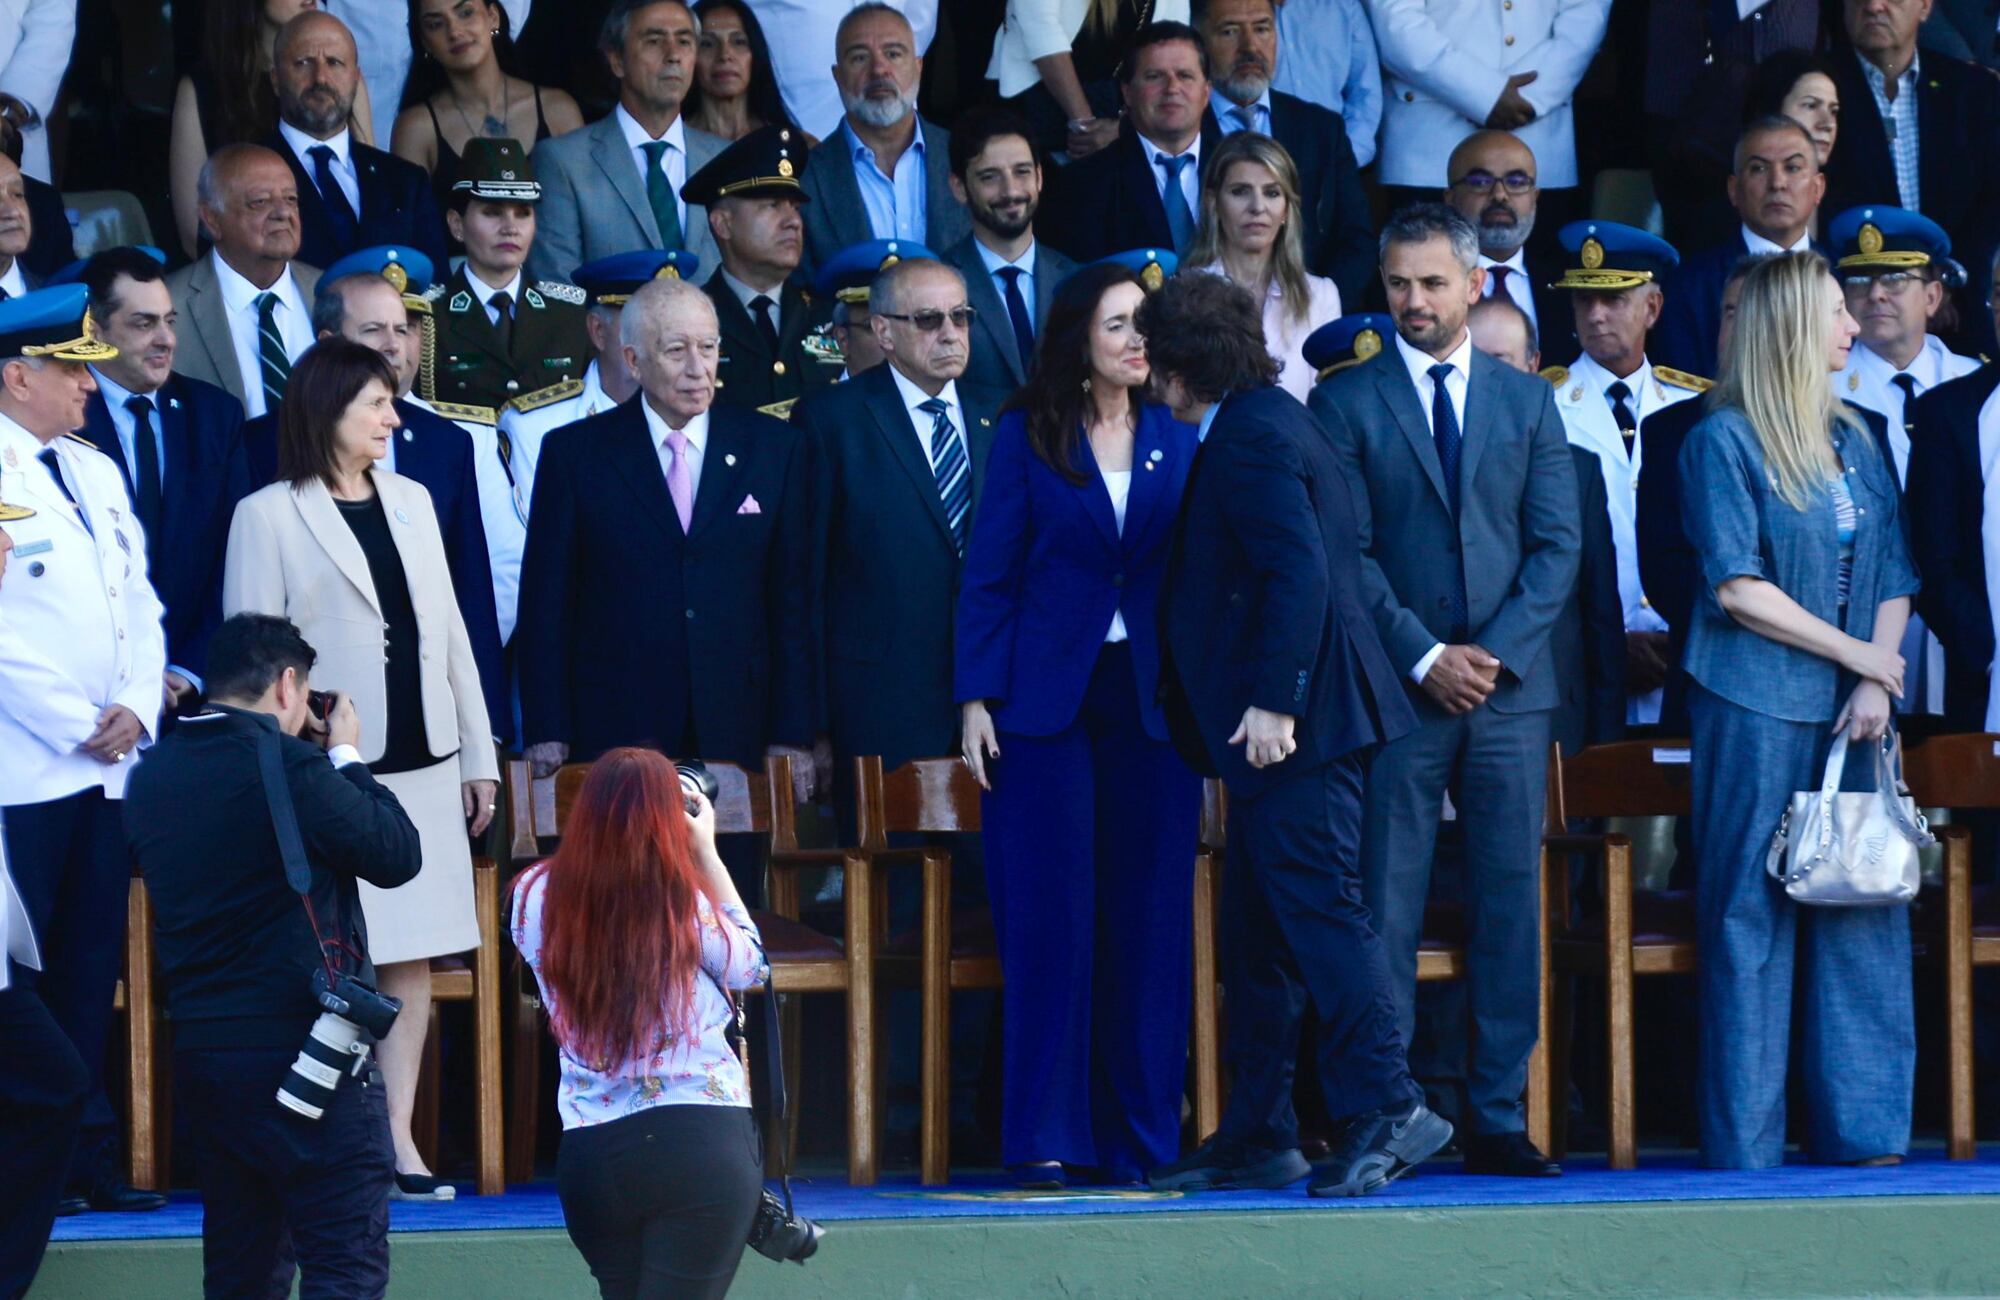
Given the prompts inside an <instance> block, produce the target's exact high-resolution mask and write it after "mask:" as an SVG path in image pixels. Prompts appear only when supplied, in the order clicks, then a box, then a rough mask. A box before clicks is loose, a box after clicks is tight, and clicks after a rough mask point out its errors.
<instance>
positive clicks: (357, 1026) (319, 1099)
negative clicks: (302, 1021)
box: [278, 970, 403, 1119]
mask: <svg viewBox="0 0 2000 1300" xmlns="http://www.w3.org/2000/svg"><path fill="white" fill-rule="evenodd" d="M313 997H314V999H315V1000H316V1001H317V1002H318V1003H319V1004H320V1007H321V1008H322V1010H321V1011H320V1014H319V1019H317V1020H315V1021H313V1027H312V1031H311V1032H310V1033H308V1034H307V1035H306V1042H305V1046H304V1047H301V1048H300V1049H299V1054H298V1056H297V1057H295V1058H293V1060H292V1068H291V1069H290V1070H289V1071H287V1072H286V1074H285V1081H284V1082H283V1083H281V1084H279V1085H278V1104H279V1105H280V1106H283V1107H284V1108H285V1109H286V1110H289V1111H292V1112H294V1113H296V1114H299V1115H303V1116H305V1117H306V1118H307V1119H318V1118H319V1117H320V1116H322V1115H324V1114H326V1108H327V1106H328V1105H329V1104H330V1103H331V1102H332V1101H333V1094H334V1092H335V1091H336V1090H337V1089H338V1088H339V1087H340V1080H341V1078H342V1077H343V1076H345V1075H349V1074H359V1073H361V1069H362V1067H363V1066H364V1065H366V1064H367V1063H368V1043H367V1042H364V1041H363V1040H362V1037H361V1035H362V1033H363V1032H364V1031H365V1032H366V1033H367V1034H368V1035H369V1036H370V1037H371V1038H373V1039H377V1040H379V1039H381V1038H383V1037H384V1036H386V1035H387V1034H388V1032H389V1030H390V1029H391V1028H392V1027H394V1025H395V1023H396V1015H397V1013H398V1012H400V1011H402V1009H403V1004H402V1002H401V1001H399V1000H398V999H396V998H392V997H389V996H388V995H387V994H383V993H377V992H376V991H375V990H374V989H371V988H369V987H368V986H367V985H366V984H363V983H361V982H360V981H359V980H355V979H350V978H348V977H347V976H345V975H343V976H341V977H340V981H339V982H338V983H337V984H331V985H329V984H328V982H327V977H326V972H325V971H323V970H316V971H314V972H313Z"/></svg>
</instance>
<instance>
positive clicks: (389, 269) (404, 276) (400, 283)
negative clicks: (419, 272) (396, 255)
mask: <svg viewBox="0 0 2000 1300" xmlns="http://www.w3.org/2000/svg"><path fill="white" fill-rule="evenodd" d="M382 278H383V279H384V280H387V281H388V282H389V285H390V287H391V288H393V289H394V290H395V291H396V292H397V293H401V292H402V291H403V290H405V289H407V288H409V287H410V273H409V272H408V271H405V270H404V269H403V264H402V263H400V262H391V263H389V265H387V266H385V267H383V268H382Z"/></svg>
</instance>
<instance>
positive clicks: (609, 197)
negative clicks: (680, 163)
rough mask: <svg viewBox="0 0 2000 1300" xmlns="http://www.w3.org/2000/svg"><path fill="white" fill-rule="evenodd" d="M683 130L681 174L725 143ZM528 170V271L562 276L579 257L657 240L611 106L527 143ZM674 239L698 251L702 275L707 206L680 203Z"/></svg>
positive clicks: (706, 267)
mask: <svg viewBox="0 0 2000 1300" xmlns="http://www.w3.org/2000/svg"><path fill="white" fill-rule="evenodd" d="M682 129H683V130H684V131H685V132H686V136H687V175H689V176H692V175H694V174H695V173H696V172H698V171H700V170H701V169H702V167H703V166H704V165H706V164H707V162H708V160H709V159H711V158H713V157H715V155H717V154H719V153H721V152H722V151H723V149H725V148H726V147H728V141H726V140H723V139H720V138H718V137H716V136H712V135H710V134H709V133H708V132H706V131H697V130H695V129H694V128H693V127H691V126H684V127H683V128H682ZM534 163H535V176H536V178H537V179H538V180H540V181H541V183H542V201H541V203H540V204H538V205H537V206H536V212H535V216H536V219H537V223H538V224H537V229H536V231H535V246H534V247H533V248H532V249H530V250H529V252H528V276H529V278H531V279H539V280H560V281H562V282H564V283H568V282H569V279H570V276H571V274H572V273H573V272H574V271H575V270H576V268H577V267H579V266H581V265H583V264H584V263H585V262H594V261H596V260H597V259H598V258H600V257H609V256H611V255H612V254H613V253H629V252H631V251H632V250H634V249H638V248H658V247H660V224H659V222H657V221H655V220H653V205H652V204H651V203H648V202H647V201H646V182H645V178H644V177H642V176H641V175H640V174H639V168H638V165H637V164H636V163H635V162H634V161H633V158H632V152H631V150H630V149H628V148H626V146H625V133H624V132H623V131H621V130H619V129H618V115H617V113H616V112H615V111H614V112H612V113H609V114H607V115H605V116H604V117H601V118H599V119H598V120H597V121H595V122H592V123H591V124H590V125H589V126H586V127H584V128H583V129H582V130H581V131H571V132H570V133H569V134H568V135H557V136H550V137H549V138H548V139H546V140H544V141H542V142H541V143H540V144H538V145H536V146H535V152H534ZM681 237H682V244H681V246H682V247H683V248H685V249H686V250H687V251H688V252H690V253H693V254H694V255H695V256H696V257H698V258H700V259H701V271H702V274H703V275H704V276H706V274H707V273H708V272H709V271H711V270H713V269H714V268H715V267H716V266H717V265H718V264H719V261H720V257H719V255H718V254H717V252H716V248H715V236H714V235H712V234H710V233H709V230H708V209H706V208H704V207H701V206H700V205H699V204H694V203H690V204H688V205H687V216H686V219H685V220H684V221H683V222H682V223H681Z"/></svg>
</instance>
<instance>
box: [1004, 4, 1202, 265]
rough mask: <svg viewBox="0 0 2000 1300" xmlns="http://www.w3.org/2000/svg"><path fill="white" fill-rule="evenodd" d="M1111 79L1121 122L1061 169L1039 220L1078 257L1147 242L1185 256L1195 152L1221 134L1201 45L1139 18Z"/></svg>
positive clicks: (1196, 183) (1196, 196)
mask: <svg viewBox="0 0 2000 1300" xmlns="http://www.w3.org/2000/svg"><path fill="white" fill-rule="evenodd" d="M1119 79H1120V81H1121V82H1122V93H1123V95H1124V98H1125V112H1126V121H1127V129H1126V130H1124V131H1123V132H1121V133H1120V134H1119V136H1118V139H1117V140H1115V141H1113V142H1112V144H1111V145H1110V146H1109V147H1108V148H1105V149H1100V150H1099V151H1098V152H1096V153H1094V154H1092V155H1090V156H1089V157H1088V158H1085V159H1083V160H1082V161H1080V162H1073V163H1071V164H1070V165H1069V166H1067V167H1065V168H1063V169H1062V172H1061V174H1060V181H1059V183H1058V184H1057V185H1056V187H1055V192H1054V199H1055V201H1054V202H1053V203H1051V204H1050V207H1051V209H1052V210H1053V212H1054V216H1055V220H1053V221H1051V222H1046V223H1044V224H1045V226H1046V228H1047V229H1048V231H1049V234H1050V237H1051V238H1052V239H1053V240H1054V241H1055V242H1056V243H1057V244H1058V245H1059V246H1060V247H1061V248H1062V250H1063V252H1065V253H1067V254H1069V255H1070V256H1071V257H1073V258H1075V259H1076V260H1077V261H1078V262H1094V261H1096V260H1097V259H1098V258H1100V257H1104V256H1107V255H1108V254H1111V253H1115V252H1119V251H1121V250H1123V249H1128V248H1134V247H1145V246H1147V245H1151V246H1153V247H1157V248H1171V249H1173V250H1174V254H1175V255H1176V256H1178V257H1186V256H1187V251H1188V248H1189V247H1190V246H1191V245H1192V244H1193V243H1194V236H1195V232H1196V231H1197V230H1198V229H1200V227H1201V163H1202V159H1203V158H1205V157H1206V156H1207V155H1208V151H1210V150H1212V149H1214V148H1215V146H1216V145H1217V144H1218V143H1220V142H1221V140H1222V129H1221V127H1220V126H1219V125H1218V124H1217V123H1216V121H1215V119H1214V118H1213V117H1212V116H1210V114H1209V111H1208V104H1209V85H1208V46H1207V45H1206V44H1205V43H1204V42H1203V41H1202V39H1201V34H1200V33H1198V32H1196V31H1195V29H1194V28H1192V27H1189V26H1188V25H1187V24H1185V23H1174V22H1158V23H1149V24H1147V25H1146V26H1145V27H1142V28H1140V29H1139V34H1138V35H1137V36H1136V37H1135V38H1133V42H1132V45H1131V47H1130V49H1129V50H1128V52H1127V53H1126V55H1125V62H1124V64H1123V65H1122V66H1121V67H1120V68H1119Z"/></svg>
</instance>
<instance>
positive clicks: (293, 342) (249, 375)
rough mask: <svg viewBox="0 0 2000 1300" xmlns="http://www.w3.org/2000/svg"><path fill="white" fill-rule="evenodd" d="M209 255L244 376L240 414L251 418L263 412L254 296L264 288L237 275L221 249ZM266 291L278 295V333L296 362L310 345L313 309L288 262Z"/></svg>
mask: <svg viewBox="0 0 2000 1300" xmlns="http://www.w3.org/2000/svg"><path fill="white" fill-rule="evenodd" d="M209 257H210V258H211V259H213V261H214V264H215V280H216V284H217V286H218V287H219V288H220V289H221V290H222V303H223V306H224V307H226V308H227V309H228V317H229V341H230V342H231V343H234V344H235V345H236V368H237V371H238V372H239V373H240V374H241V375H242V376H243V414H244V416H245V418H247V419H252V420H254V419H256V418H257V417H258V416H260V415H262V414H264V363H263V362H262V361H261V360H260V359H259V357H258V351H257V329H258V320H257V299H258V298H259V297H260V296H261V295H263V294H264V293H265V292H266V291H265V290H263V289H259V288H258V287H257V286H256V285H254V284H252V283H250V282H249V281H248V280H246V279H244V278H243V277H242V276H240V275H238V274H237V273H236V269H235V268H234V267H232V266H230V265H229V263H228V262H225V261H224V260H223V259H222V254H221V252H219V251H211V252H210V253H209ZM269 292H271V293H275V294H277V295H278V310H277V319H278V334H279V336H280V337H281V338H283V339H284V341H285V355H286V356H287V357H288V358H290V359H291V362H292V364H294V365H297V364H298V360H299V357H300V355H301V354H302V353H304V352H305V350H306V349H307V348H309V347H311V346H312V345H313V332H312V313H311V312H310V311H308V310H307V309H306V300H305V298H304V297H303V296H302V295H301V294H300V293H299V282H298V281H297V280H295V279H293V278H292V268H291V267H290V266H287V267H286V268H285V269H284V271H283V272H282V273H281V274H280V275H279V276H278V278H277V279H276V280H275V281H273V282H272V285H271V288H270V290H269Z"/></svg>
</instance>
